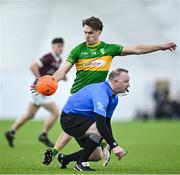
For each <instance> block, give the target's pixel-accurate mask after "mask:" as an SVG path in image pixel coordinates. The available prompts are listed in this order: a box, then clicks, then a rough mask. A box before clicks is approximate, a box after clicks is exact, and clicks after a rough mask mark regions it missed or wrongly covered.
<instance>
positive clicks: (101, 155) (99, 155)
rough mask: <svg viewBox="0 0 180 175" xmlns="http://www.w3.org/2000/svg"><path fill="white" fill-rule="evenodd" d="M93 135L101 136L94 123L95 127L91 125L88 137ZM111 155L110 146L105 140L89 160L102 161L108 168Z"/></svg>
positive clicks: (87, 132)
mask: <svg viewBox="0 0 180 175" xmlns="http://www.w3.org/2000/svg"><path fill="white" fill-rule="evenodd" d="M91 133H97V134H98V135H100V134H99V132H98V130H97V127H96V123H93V125H91V126H90V128H89V129H88V130H87V131H86V135H89V134H91ZM110 155H111V151H110V147H109V145H108V144H107V143H106V142H105V141H104V140H102V141H101V143H100V146H99V147H98V148H97V149H96V151H94V152H93V153H92V155H91V156H90V158H89V159H90V160H92V161H96V160H101V159H102V164H103V166H107V164H108V163H109V161H110Z"/></svg>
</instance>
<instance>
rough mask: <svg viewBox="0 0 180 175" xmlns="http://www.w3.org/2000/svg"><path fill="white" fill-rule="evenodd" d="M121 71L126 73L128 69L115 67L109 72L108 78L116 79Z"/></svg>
mask: <svg viewBox="0 0 180 175" xmlns="http://www.w3.org/2000/svg"><path fill="white" fill-rule="evenodd" d="M122 72H125V73H128V70H126V69H123V68H117V69H115V70H113V71H111V72H110V74H109V80H110V81H113V80H115V79H117V77H119V76H120V74H121V73H122Z"/></svg>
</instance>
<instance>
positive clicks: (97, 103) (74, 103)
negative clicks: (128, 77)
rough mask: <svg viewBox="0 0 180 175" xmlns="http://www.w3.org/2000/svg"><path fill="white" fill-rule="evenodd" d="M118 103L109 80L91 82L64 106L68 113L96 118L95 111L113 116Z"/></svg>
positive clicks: (108, 116) (104, 115)
mask: <svg viewBox="0 0 180 175" xmlns="http://www.w3.org/2000/svg"><path fill="white" fill-rule="evenodd" d="M117 104H118V97H117V96H116V95H113V93H112V89H111V87H110V84H109V82H108V81H105V82H102V83H94V84H90V85H88V86H86V87H84V88H82V89H81V90H79V91H78V92H77V93H75V94H74V95H72V96H70V97H69V99H68V101H67V103H66V104H65V106H64V108H63V112H65V113H67V114H79V115H82V116H85V117H88V118H89V119H91V120H95V113H97V114H99V115H101V116H103V117H107V118H111V117H112V115H113V112H114V110H115V108H116V106H117Z"/></svg>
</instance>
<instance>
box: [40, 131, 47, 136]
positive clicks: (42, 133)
mask: <svg viewBox="0 0 180 175" xmlns="http://www.w3.org/2000/svg"><path fill="white" fill-rule="evenodd" d="M40 135H41V136H44V137H46V136H47V135H48V134H47V132H44V131H43V132H41V134H40Z"/></svg>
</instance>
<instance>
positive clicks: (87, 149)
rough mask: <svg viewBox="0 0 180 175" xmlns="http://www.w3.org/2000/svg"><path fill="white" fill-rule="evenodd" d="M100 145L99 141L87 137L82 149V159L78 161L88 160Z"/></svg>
mask: <svg viewBox="0 0 180 175" xmlns="http://www.w3.org/2000/svg"><path fill="white" fill-rule="evenodd" d="M98 146H99V142H98V143H97V142H96V141H94V140H92V139H91V138H90V137H88V138H87V140H86V143H85V146H84V149H83V150H82V153H81V156H80V159H79V160H78V161H77V163H81V162H87V161H88V158H89V156H90V155H91V154H92V152H93V151H94V150H95V149H96V148H97V147H98Z"/></svg>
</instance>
